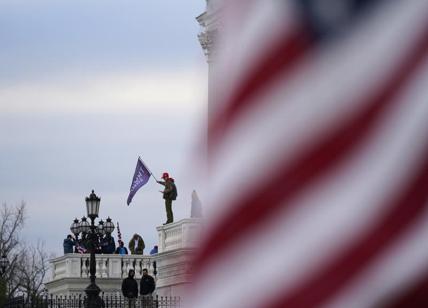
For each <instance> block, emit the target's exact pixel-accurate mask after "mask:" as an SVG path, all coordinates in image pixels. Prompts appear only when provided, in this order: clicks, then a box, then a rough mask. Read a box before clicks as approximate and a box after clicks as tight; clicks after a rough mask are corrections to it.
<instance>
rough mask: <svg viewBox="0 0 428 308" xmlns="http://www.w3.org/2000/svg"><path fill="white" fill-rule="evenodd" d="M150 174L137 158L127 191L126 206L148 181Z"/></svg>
mask: <svg viewBox="0 0 428 308" xmlns="http://www.w3.org/2000/svg"><path fill="white" fill-rule="evenodd" d="M150 176H151V173H150V171H149V169H148V168H147V167H146V165H144V163H143V162H142V160H141V158H140V157H138V160H137V166H136V167H135V173H134V177H133V178H132V183H131V188H130V190H129V196H128V200H127V202H126V203H127V204H128V205H129V204H130V203H131V201H132V198H133V197H134V195H135V193H136V192H137V191H138V190H139V189H140V188H141V187H142V186H144V185H145V184H146V183H147V182H148V181H149V179H150Z"/></svg>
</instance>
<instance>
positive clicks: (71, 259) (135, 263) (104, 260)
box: [51, 253, 153, 280]
mask: <svg viewBox="0 0 428 308" xmlns="http://www.w3.org/2000/svg"><path fill="white" fill-rule="evenodd" d="M51 264H52V267H53V271H52V280H58V279H62V278H88V277H89V254H76V253H73V254H66V255H64V256H62V257H59V258H55V259H53V260H51ZM143 268H147V269H148V271H149V273H150V274H153V257H152V256H145V255H125V256H120V255H116V254H111V255H110V254H105V255H104V254H97V255H96V269H97V272H96V276H97V278H125V277H127V276H128V272H129V270H130V269H134V270H135V276H136V278H141V276H142V270H143Z"/></svg>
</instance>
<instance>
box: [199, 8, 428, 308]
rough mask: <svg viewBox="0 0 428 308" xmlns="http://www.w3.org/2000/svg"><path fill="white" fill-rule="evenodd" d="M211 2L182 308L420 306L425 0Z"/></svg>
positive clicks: (426, 248)
mask: <svg viewBox="0 0 428 308" xmlns="http://www.w3.org/2000/svg"><path fill="white" fill-rule="evenodd" d="M209 2H210V4H209V5H210V6H209V7H210V9H211V11H208V15H210V17H211V18H208V20H216V19H217V20H220V22H219V23H218V29H217V30H218V34H217V35H218V36H217V38H216V42H215V48H214V50H213V52H212V55H213V56H212V57H213V58H212V59H211V61H210V63H212V64H211V65H212V67H210V72H211V76H210V90H211V93H210V94H211V95H210V104H211V105H210V107H209V112H210V114H209V132H208V133H209V138H208V144H209V157H208V160H209V162H208V163H209V169H210V175H209V177H208V178H209V187H208V188H209V191H210V194H211V196H210V197H209V198H207V199H208V202H207V204H206V206H204V211H205V217H207V220H208V222H207V226H206V231H207V232H206V235H205V237H204V240H203V242H202V246H201V247H200V250H199V255H198V257H197V258H196V260H195V262H194V267H195V277H194V283H193V284H192V293H191V294H192V301H191V306H192V307H198V308H203V307H234V308H236V307H257V308H260V307H338V308H340V307H428V297H427V295H428V284H427V281H428V241H427V238H428V210H427V206H428V202H427V197H428V138H427V136H428V87H427V85H428V19H427V16H428V15H427V14H428V1H421V0H407V1H404V0H401V1H399V0H397V1H380V0H378V1H368V0H324V1H323V0H296V1H291V0H289V1H285V0H283V1H277V0H251V1H248V0H237V1H209ZM216 3H220V4H219V6H216V5H214V4H216ZM213 16H215V18H214V17H213ZM424 290H425V292H424ZM424 294H425V295H424Z"/></svg>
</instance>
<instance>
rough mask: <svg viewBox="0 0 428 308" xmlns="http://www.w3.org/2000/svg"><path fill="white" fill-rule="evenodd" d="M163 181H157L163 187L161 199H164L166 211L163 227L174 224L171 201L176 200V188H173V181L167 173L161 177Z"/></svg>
mask: <svg viewBox="0 0 428 308" xmlns="http://www.w3.org/2000/svg"><path fill="white" fill-rule="evenodd" d="M162 179H163V180H164V181H157V182H158V183H159V184H161V185H163V186H165V189H164V190H163V191H162V193H163V198H164V199H165V209H166V222H165V223H164V225H166V224H169V223H172V222H174V215H173V213H172V201H173V200H176V199H177V187H176V186H175V183H174V179H173V178H170V177H169V174H168V173H167V172H164V174H163V175H162Z"/></svg>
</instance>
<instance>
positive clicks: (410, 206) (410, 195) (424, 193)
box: [266, 147, 428, 308]
mask: <svg viewBox="0 0 428 308" xmlns="http://www.w3.org/2000/svg"><path fill="white" fill-rule="evenodd" d="M425 155H426V156H428V147H427V148H426V149H425ZM427 183H428V159H425V161H424V162H423V165H422V166H421V169H419V170H418V172H417V174H416V175H415V176H414V178H413V179H412V180H411V181H409V183H408V185H407V187H406V188H405V192H404V193H403V194H402V195H401V196H400V197H399V198H398V200H396V201H393V202H392V203H393V204H392V208H391V210H390V211H389V212H388V213H385V216H384V217H383V219H382V220H381V221H380V222H379V223H378V224H376V225H375V227H374V228H373V229H372V230H370V231H369V232H367V233H366V234H365V235H364V236H363V237H362V238H361V239H360V240H358V241H357V242H356V243H355V244H353V245H352V247H350V248H349V249H347V250H346V251H345V252H344V253H343V254H341V255H340V257H338V258H336V259H334V260H332V261H331V263H330V265H327V266H325V267H324V269H323V271H322V272H321V273H320V274H317V275H314V277H313V278H312V279H311V280H310V281H309V282H308V283H306V284H305V285H304V286H303V287H300V288H299V289H298V290H295V291H292V292H290V293H287V294H286V295H285V296H283V297H280V298H278V299H276V300H275V301H273V302H272V303H270V304H269V305H267V306H266V307H271V308H276V307H319V306H321V305H322V304H324V303H325V301H327V300H328V299H329V298H330V297H331V296H332V295H334V294H337V292H339V291H340V289H341V288H343V287H345V286H346V284H347V283H348V282H349V281H350V280H351V279H352V278H354V277H355V275H357V274H358V273H359V272H360V271H361V270H363V269H364V267H366V266H368V264H369V263H370V261H372V260H373V259H374V258H375V257H376V256H377V255H378V254H379V253H380V252H382V251H384V250H385V249H386V248H387V247H388V246H389V245H391V244H393V243H394V241H395V240H396V239H397V238H398V237H399V236H400V235H401V234H403V233H405V231H407V229H408V228H409V227H411V226H412V225H413V223H415V222H416V220H417V219H418V217H419V215H420V214H421V212H422V211H424V210H426V208H427V207H428V202H427V201H428V189H427Z"/></svg>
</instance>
